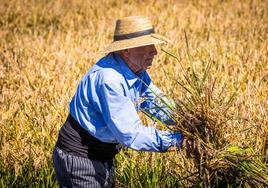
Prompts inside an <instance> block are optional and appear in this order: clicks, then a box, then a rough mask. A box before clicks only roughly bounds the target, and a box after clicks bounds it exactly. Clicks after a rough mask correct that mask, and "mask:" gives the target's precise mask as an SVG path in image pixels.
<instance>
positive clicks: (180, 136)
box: [175, 132, 183, 149]
mask: <svg viewBox="0 0 268 188" xmlns="http://www.w3.org/2000/svg"><path fill="white" fill-rule="evenodd" d="M175 137H176V144H175V146H176V147H177V148H178V149H181V148H182V143H183V134H182V132H177V133H176V134H175Z"/></svg>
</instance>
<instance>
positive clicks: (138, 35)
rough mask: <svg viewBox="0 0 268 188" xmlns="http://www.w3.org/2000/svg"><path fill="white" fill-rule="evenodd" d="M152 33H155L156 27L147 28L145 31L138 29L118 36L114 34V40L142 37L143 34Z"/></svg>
mask: <svg viewBox="0 0 268 188" xmlns="http://www.w3.org/2000/svg"><path fill="white" fill-rule="evenodd" d="M152 33H154V28H152V29H147V30H144V31H138V32H134V33H128V34H124V35H117V36H114V41H119V40H125V39H131V38H136V37H141V36H144V35H149V34H152Z"/></svg>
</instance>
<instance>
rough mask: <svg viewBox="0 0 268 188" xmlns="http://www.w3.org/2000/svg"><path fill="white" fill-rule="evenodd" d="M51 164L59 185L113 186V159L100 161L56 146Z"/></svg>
mask: <svg viewBox="0 0 268 188" xmlns="http://www.w3.org/2000/svg"><path fill="white" fill-rule="evenodd" d="M53 164H54V169H55V172H56V177H57V180H58V183H59V186H60V187H78V188H82V187H83V188H112V187H115V169H114V164H113V161H112V160H111V161H110V162H101V161H98V160H91V159H88V158H84V157H78V156H74V155H71V154H68V153H65V152H64V151H62V150H61V149H59V148H58V147H55V148H54V151H53Z"/></svg>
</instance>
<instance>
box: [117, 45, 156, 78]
mask: <svg viewBox="0 0 268 188" xmlns="http://www.w3.org/2000/svg"><path fill="white" fill-rule="evenodd" d="M156 54H157V50H156V48H155V46H154V45H148V46H142V47H137V48H130V49H127V50H123V51H122V55H123V59H124V60H125V61H126V63H127V64H128V66H129V68H130V69H131V70H132V71H133V72H134V73H135V74H139V73H140V72H141V71H143V70H146V69H148V68H150V67H151V66H152V62H153V58H154V56H155V55H156Z"/></svg>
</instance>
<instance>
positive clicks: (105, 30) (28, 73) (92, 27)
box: [0, 0, 268, 186]
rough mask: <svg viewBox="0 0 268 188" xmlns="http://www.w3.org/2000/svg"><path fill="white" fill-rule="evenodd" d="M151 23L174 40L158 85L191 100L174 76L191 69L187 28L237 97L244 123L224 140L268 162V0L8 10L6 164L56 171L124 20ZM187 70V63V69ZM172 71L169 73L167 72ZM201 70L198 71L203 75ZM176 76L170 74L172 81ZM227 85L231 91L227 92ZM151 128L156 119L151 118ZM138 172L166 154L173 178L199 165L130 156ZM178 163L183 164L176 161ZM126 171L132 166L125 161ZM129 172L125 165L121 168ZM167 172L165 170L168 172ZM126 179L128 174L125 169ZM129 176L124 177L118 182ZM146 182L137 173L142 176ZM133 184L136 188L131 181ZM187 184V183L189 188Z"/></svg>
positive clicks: (3, 22)
mask: <svg viewBox="0 0 268 188" xmlns="http://www.w3.org/2000/svg"><path fill="white" fill-rule="evenodd" d="M128 15H148V16H149V17H150V18H151V19H152V20H153V22H154V23H155V24H156V31H158V32H159V33H161V34H164V35H166V36H168V37H169V38H170V39H172V41H173V44H170V45H168V46H161V47H159V49H160V48H164V49H165V50H167V51H170V52H172V53H173V54H176V56H177V57H178V61H176V60H175V59H172V58H170V57H169V56H168V55H167V54H166V53H164V52H161V51H160V50H159V54H158V56H157V58H156V60H155V64H154V67H153V69H152V70H149V72H150V75H151V77H152V79H153V80H154V83H155V84H156V85H157V86H159V87H160V88H161V89H162V90H163V91H164V92H165V93H166V94H168V95H169V96H172V97H173V98H176V99H180V100H182V101H185V99H184V94H185V91H184V90H183V89H182V88H181V87H180V86H179V85H178V84H176V83H175V82H174V81H173V80H170V79H167V77H174V78H178V79H180V78H181V75H182V70H183V69H184V70H185V69H187V66H188V64H187V63H186V62H187V53H186V50H185V49H186V48H185V40H184V32H183V31H184V30H185V31H186V32H187V34H188V39H189V49H190V52H191V54H192V57H193V63H194V65H195V67H196V69H197V70H198V71H199V70H200V72H202V69H203V67H204V65H203V63H202V61H201V60H203V61H204V62H212V64H213V65H214V66H212V67H211V70H210V73H211V74H212V75H213V77H214V78H217V80H218V83H217V84H218V85H217V87H216V90H215V92H216V94H219V93H220V92H221V89H219V88H224V92H223V93H225V94H226V93H227V94H228V93H230V92H232V91H235V92H236V93H237V94H238V95H237V98H236V101H235V103H234V104H233V105H232V106H230V109H229V111H230V112H231V113H232V114H233V115H235V117H237V118H235V119H233V120H232V121H230V122H229V123H230V124H231V126H228V129H226V131H225V132H224V133H222V134H223V136H224V139H226V140H228V141H229V142H230V143H232V144H236V145H239V146H250V147H252V148H254V151H256V152H258V153H259V154H260V153H261V154H262V155H264V156H266V162H267V154H268V153H267V152H268V151H267V150H268V149H267V148H268V138H267V137H268V128H267V127H268V98H267V96H268V87H267V83H268V48H267V46H268V21H267V20H268V2H267V1H266V0H263V1H260V0H252V1H249V0H247V1H242V0H241V1H217V0H210V1H190V2H188V1H175V0H168V1H153V0H150V1H148V0H146V1H123V0H119V1H97V2H94V3H93V1H92V2H91V1H83V0H73V1H72V0H69V1H63V0H56V1H45V0H40V1H26V0H22V1H15V0H11V1H8V0H2V1H1V4H0V78H1V79H0V114H1V116H0V139H1V140H0V159H1V161H2V164H3V168H4V169H15V172H16V173H19V172H20V171H21V169H22V167H23V165H24V164H26V163H27V162H29V163H30V164H31V165H33V167H34V169H35V170H38V169H40V168H44V167H47V164H48V161H50V157H51V150H52V146H53V144H54V142H55V140H56V135H57V132H58V130H59V128H60V126H61V124H62V122H63V121H64V120H65V118H66V115H67V113H68V112H67V111H68V104H69V101H70V99H71V97H72V95H73V94H74V92H75V88H76V86H77V84H78V82H79V80H80V78H81V77H82V76H83V74H84V73H85V72H86V71H87V70H88V69H89V68H90V66H91V65H92V64H94V62H96V61H97V60H98V59H99V58H100V57H101V56H102V54H99V53H98V52H99V50H100V49H101V48H103V47H105V46H106V44H108V43H109V41H110V40H111V38H112V34H113V29H114V28H113V26H112V25H113V23H114V20H115V19H116V18H118V17H122V16H128ZM178 62H180V64H181V65H179V63H178ZM163 70H165V71H163ZM198 71H197V72H198ZM166 73H168V74H169V76H167V75H166ZM223 86H224V87H223ZM142 118H143V120H144V122H149V123H151V122H150V120H148V119H145V118H144V117H142ZM129 155H130V156H132V158H134V159H135V160H134V162H135V164H148V161H151V162H150V163H149V166H150V167H152V168H153V167H154V166H155V163H154V161H157V160H159V159H161V158H162V157H163V156H164V157H165V159H164V166H165V167H167V168H165V169H164V171H165V172H167V173H173V174H177V175H178V176H179V177H181V176H180V175H182V174H190V173H191V172H193V171H194V169H195V167H194V165H193V163H192V161H191V159H186V158H185V157H184V154H183V152H182V153H178V154H177V153H176V154H175V155H174V152H170V153H167V154H165V155H162V154H161V155H160V154H151V153H136V152H130V153H129ZM174 156H175V157H174ZM120 160H122V164H123V162H124V160H129V159H125V158H123V159H120ZM121 168H123V167H122V166H120V168H119V169H121ZM162 170H163V169H162ZM119 172H120V171H119ZM120 175H121V176H123V174H119V176H120ZM133 176H137V174H133ZM125 183H127V182H125ZM186 185H187V184H185V186H186Z"/></svg>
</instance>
